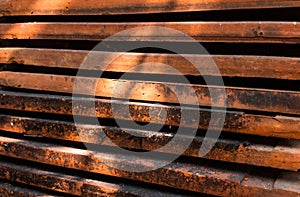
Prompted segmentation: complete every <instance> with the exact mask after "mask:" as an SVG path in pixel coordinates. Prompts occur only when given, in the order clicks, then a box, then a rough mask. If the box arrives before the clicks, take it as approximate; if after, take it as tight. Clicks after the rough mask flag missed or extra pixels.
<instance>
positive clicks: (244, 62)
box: [0, 48, 300, 80]
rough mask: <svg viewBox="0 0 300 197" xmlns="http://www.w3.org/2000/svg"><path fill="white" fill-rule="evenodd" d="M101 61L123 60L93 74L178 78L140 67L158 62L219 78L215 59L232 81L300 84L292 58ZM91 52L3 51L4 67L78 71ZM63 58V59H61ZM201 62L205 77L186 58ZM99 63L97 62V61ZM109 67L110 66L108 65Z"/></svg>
mask: <svg viewBox="0 0 300 197" xmlns="http://www.w3.org/2000/svg"><path fill="white" fill-rule="evenodd" d="M92 54H95V56H97V58H99V61H101V62H104V63H103V64H106V62H105V61H104V57H107V56H109V55H112V56H119V55H120V56H119V57H118V58H116V59H115V60H113V62H110V64H109V66H107V67H106V68H105V70H103V66H100V65H97V64H94V65H91V68H89V69H91V70H101V71H109V72H128V71H130V72H131V73H135V74H140V73H143V74H165V75H177V74H178V73H176V72H174V70H171V69H168V68H166V67H163V66H161V65H160V64H152V65H151V69H149V68H148V67H147V66H139V68H138V69H133V68H134V67H135V66H137V65H139V64H141V63H149V62H157V63H161V64H166V65H170V66H172V67H174V68H175V69H177V70H178V71H180V73H181V74H183V75H193V76H206V75H207V76H216V73H215V72H214V71H213V70H212V69H211V67H210V63H209V61H210V60H211V59H212V60H213V61H214V62H215V64H216V65H217V67H218V69H219V70H220V73H221V75H222V76H230V77H257V78H275V79H288V80H300V72H299V66H300V59H299V58H290V57H275V56H274V57H266V56H237V55H228V56H226V55H211V56H205V55H182V56H179V55H172V54H140V53H126V54H122V55H121V54H120V53H115V52H112V53H107V52H93V53H92ZM87 55H88V51H80V50H62V49H30V48H2V49H0V63H2V64H6V65H9V64H27V65H31V66H46V67H52V68H69V69H78V68H79V67H80V65H81V63H82V62H83V61H84V58H85V57H86V56H87ZM61 57H63V58H61ZM186 57H187V58H189V59H193V62H199V65H201V73H199V72H198V71H197V70H196V69H195V66H193V65H192V64H191V63H190V62H188V61H187V60H186V59H184V58H186ZM95 61H96V60H95ZM107 64H108V62H107Z"/></svg>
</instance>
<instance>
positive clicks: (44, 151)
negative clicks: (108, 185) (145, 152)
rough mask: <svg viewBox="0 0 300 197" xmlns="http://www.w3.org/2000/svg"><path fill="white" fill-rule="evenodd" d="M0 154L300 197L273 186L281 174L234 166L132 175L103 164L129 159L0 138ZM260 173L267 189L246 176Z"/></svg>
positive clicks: (237, 191)
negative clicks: (268, 186) (265, 177)
mask: <svg viewBox="0 0 300 197" xmlns="http://www.w3.org/2000/svg"><path fill="white" fill-rule="evenodd" d="M94 153H95V152H94ZM0 154H1V155H6V156H10V157H15V158H22V159H26V160H30V161H37V162H41V163H47V164H51V165H56V166H63V167H66V168H72V169H77V170H84V171H89V172H93V173H99V174H104V175H110V176H115V177H122V178H127V179H133V180H136V181H142V182H147V183H153V184H159V185H164V186H168V187H174V188H180V189H185V190H190V191H195V192H201V193H207V194H213V195H222V196H229V195H235V196H258V195H259V194H262V193H265V192H268V195H269V196H277V195H284V196H295V194H297V195H300V194H299V189H298V190H295V189H291V188H289V187H287V188H286V189H284V188H282V187H280V188H278V186H277V185H274V183H275V182H278V181H280V180H282V178H281V177H279V179H277V175H278V174H279V173H280V172H281V171H278V170H271V169H260V168H254V169H251V167H245V166H235V165H233V164H230V165H224V164H222V165H217V164H215V165H212V164H211V163H210V164H208V163H209V162H206V161H199V163H197V164H192V163H180V162H174V163H172V164H170V165H168V166H166V167H163V168H160V169H158V170H155V171H149V172H144V173H134V172H126V171H120V170H116V169H113V168H112V167H109V166H106V165H105V164H104V163H103V162H105V161H106V162H114V163H115V164H117V163H120V165H127V166H130V167H133V168H134V167H135V165H136V163H135V162H134V159H133V158H131V157H129V156H126V158H125V157H124V155H123V156H121V155H116V154H113V155H111V154H110V153H100V152H97V156H96V157H95V156H92V153H91V152H89V151H85V150H81V149H75V148H68V147H65V146H58V145H51V144H48V143H47V144H46V145H45V144H43V143H36V142H32V141H24V140H18V139H11V138H5V137H0ZM82 161H84V162H82ZM139 163H140V164H144V165H145V166H148V165H152V164H153V161H151V160H148V159H143V160H139ZM259 172H260V173H264V174H267V175H268V174H270V173H271V174H273V178H272V177H270V176H267V177H268V178H269V179H272V180H271V181H272V182H273V185H271V187H270V188H264V187H261V183H259V182H256V181H252V180H250V179H252V177H251V176H247V175H248V174H259ZM292 175H293V176H294V177H299V173H298V172H294V173H293V174H292ZM175 180H176V181H175ZM249 180H250V181H251V182H252V185H251V187H248V186H247V181H249ZM199 183H201V184H199ZM285 184H288V183H285ZM291 185H293V184H291ZM253 188H254V189H253Z"/></svg>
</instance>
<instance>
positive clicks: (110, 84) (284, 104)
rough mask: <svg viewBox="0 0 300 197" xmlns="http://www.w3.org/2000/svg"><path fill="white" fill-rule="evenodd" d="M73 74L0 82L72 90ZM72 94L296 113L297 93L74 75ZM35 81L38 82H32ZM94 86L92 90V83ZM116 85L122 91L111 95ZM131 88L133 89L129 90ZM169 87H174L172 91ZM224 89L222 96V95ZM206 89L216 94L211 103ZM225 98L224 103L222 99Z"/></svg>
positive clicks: (299, 107)
mask: <svg viewBox="0 0 300 197" xmlns="http://www.w3.org/2000/svg"><path fill="white" fill-rule="evenodd" d="M74 80H75V77H72V76H65V75H50V74H32V73H19V72H8V71H5V72H1V73H0V85H2V86H5V87H13V88H25V89H32V90H41V91H51V92H62V93H73V86H74ZM76 80H77V90H76V92H75V93H78V94H87V95H95V96H99V97H106V98H107V97H108V98H110V97H112V96H113V97H114V98H121V99H128V98H127V95H126V92H128V91H129V92H130V93H131V95H130V99H132V100H141V101H152V102H164V103H179V101H178V98H179V97H181V98H184V99H183V100H182V101H181V102H180V104H187V105H195V104H197V103H193V102H191V101H190V100H193V98H195V97H196V96H197V98H196V99H198V102H199V104H200V105H201V106H215V107H224V106H227V107H228V108H234V109H244V110H257V111H267V112H279V113H288V114H300V102H299V101H300V93H299V92H297V91H283V90H268V89H255V88H239V87H228V86H226V87H225V88H224V87H218V86H206V85H193V86H192V87H193V88H190V85H188V84H178V83H161V82H146V81H134V80H120V81H119V80H114V79H106V78H100V79H97V78H85V77H77V78H76ZM36 81H39V82H40V83H36ZM95 85H96V89H95V90H94V89H93V88H94V86H95ZM116 87H118V88H119V89H120V87H122V92H123V93H124V94H122V92H120V93H118V94H117V95H113V91H112V90H114V89H115V88H116ZM132 90H133V91H132ZM171 90H178V91H177V94H175V93H174V92H173V91H171ZM223 91H226V95H223ZM210 92H213V93H214V94H216V95H218V94H219V95H218V97H217V98H215V97H214V100H213V102H212V99H211V95H210ZM224 97H226V99H227V100H226V102H227V103H225V101H224Z"/></svg>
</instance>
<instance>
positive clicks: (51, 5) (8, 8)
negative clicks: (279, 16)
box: [0, 0, 300, 16]
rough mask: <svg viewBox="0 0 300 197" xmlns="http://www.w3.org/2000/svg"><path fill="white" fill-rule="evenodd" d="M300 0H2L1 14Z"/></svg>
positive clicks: (278, 4) (294, 1) (272, 4)
mask: <svg viewBox="0 0 300 197" xmlns="http://www.w3.org/2000/svg"><path fill="white" fill-rule="evenodd" d="M299 6H300V2H299V1H298V0H285V1H282V0H275V1H270V0H253V1H248V0H228V1H225V2H223V1H220V0H206V1H197V0H189V1H187V0H176V1H169V0H147V4H145V2H141V1H136V0H129V1H125V0H119V1H114V2H110V1H105V0H101V1H92V0H86V1H84V2H83V1H80V0H72V1H61V0H52V1H51V2H49V1H47V0H39V1H37V2H36V1H32V2H28V1H27V0H8V1H1V2H0V8H1V9H0V13H1V14H2V15H5V16H14V15H17V16H23V15H112V14H137V13H161V12H164V13H168V12H183V11H185V12H187V11H205V10H231V9H247V8H248V9H258V8H284V7H299Z"/></svg>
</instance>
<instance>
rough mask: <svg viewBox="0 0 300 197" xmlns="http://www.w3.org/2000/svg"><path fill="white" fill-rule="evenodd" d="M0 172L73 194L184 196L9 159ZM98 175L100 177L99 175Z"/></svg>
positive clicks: (12, 177)
mask: <svg viewBox="0 0 300 197" xmlns="http://www.w3.org/2000/svg"><path fill="white" fill-rule="evenodd" d="M0 172H1V175H0V177H1V178H2V179H6V180H9V181H12V182H17V183H22V184H30V185H31V186H36V187H40V188H44V189H49V190H52V191H56V192H62V193H65V194H71V195H76V196H85V197H88V196H118V197H119V196H120V197H121V196H124V197H125V196H126V197H127V196H129V197H137V196H153V195H154V196H158V197H164V196H165V197H167V196H172V197H179V196H185V195H177V194H175V193H172V192H168V191H164V192H161V191H159V190H157V189H155V188H153V189H149V188H146V187H145V188H143V187H139V186H134V185H130V184H124V183H122V182H120V183H118V181H115V182H108V181H106V180H105V179H104V180H103V181H100V180H93V179H87V178H81V177H78V176H72V175H67V174H62V173H59V172H52V171H50V170H42V169H39V168H36V167H31V166H28V165H24V164H23V165H22V164H21V165H19V164H17V165H16V164H14V163H10V162H0ZM99 178H100V179H101V177H99ZM102 179H103V178H102ZM33 194H34V193H33ZM187 196H189V195H186V197H187Z"/></svg>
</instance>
